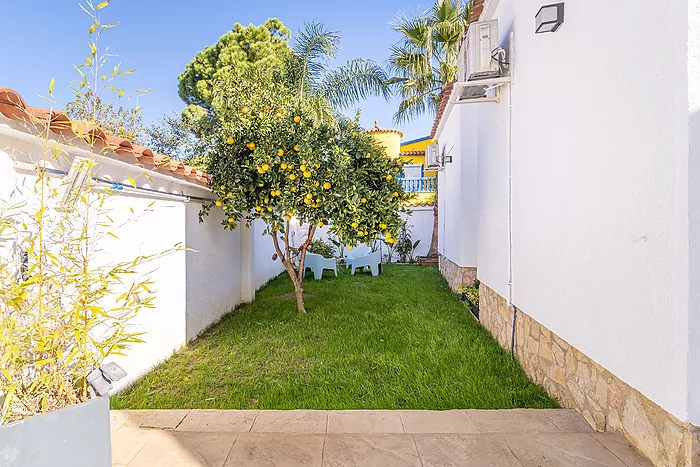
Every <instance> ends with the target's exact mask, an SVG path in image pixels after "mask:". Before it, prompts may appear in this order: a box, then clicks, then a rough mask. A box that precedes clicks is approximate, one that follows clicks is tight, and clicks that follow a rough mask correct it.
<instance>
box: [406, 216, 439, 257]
mask: <svg viewBox="0 0 700 467" xmlns="http://www.w3.org/2000/svg"><path fill="white" fill-rule="evenodd" d="M410 209H411V212H410V213H409V214H408V215H404V218H405V219H406V223H407V226H408V227H409V228H410V229H411V240H412V241H413V242H415V241H416V240H420V243H419V244H418V246H417V247H416V252H415V256H425V255H427V254H428V250H429V249H430V240H431V239H432V237H433V207H432V206H415V207H412V208H410Z"/></svg>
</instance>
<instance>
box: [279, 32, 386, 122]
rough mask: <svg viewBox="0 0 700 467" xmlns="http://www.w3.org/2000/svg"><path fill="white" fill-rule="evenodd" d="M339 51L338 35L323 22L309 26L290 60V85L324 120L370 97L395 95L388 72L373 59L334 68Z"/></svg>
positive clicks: (297, 40) (288, 70)
mask: <svg viewBox="0 0 700 467" xmlns="http://www.w3.org/2000/svg"><path fill="white" fill-rule="evenodd" d="M339 48H340V36H339V35H338V33H336V32H334V31H331V30H329V29H327V28H326V27H325V26H324V25H323V24H322V23H318V22H310V23H305V24H304V27H303V28H302V29H301V30H300V31H299V34H298V35H297V36H296V38H295V39H294V41H293V43H292V53H291V54H290V55H289V58H288V60H287V67H286V75H287V79H288V84H289V86H290V87H291V88H292V89H295V90H298V92H299V97H300V98H305V99H308V100H310V101H311V102H312V103H313V106H314V108H315V109H316V118H318V119H321V120H329V119H333V118H335V117H336V116H337V111H340V110H342V109H345V108H347V107H349V106H351V105H353V104H356V103H357V102H359V101H361V100H363V99H366V98H368V97H370V96H382V97H384V98H385V99H388V98H389V97H390V95H391V93H390V90H389V86H388V79H387V75H386V73H385V71H384V70H383V69H382V67H381V66H380V65H378V64H377V63H375V62H374V61H372V60H366V59H362V58H356V59H353V60H350V61H348V62H347V63H345V64H344V65H342V66H339V67H337V68H330V63H331V61H332V60H333V59H334V58H335V57H336V53H337V51H338V49H339Z"/></svg>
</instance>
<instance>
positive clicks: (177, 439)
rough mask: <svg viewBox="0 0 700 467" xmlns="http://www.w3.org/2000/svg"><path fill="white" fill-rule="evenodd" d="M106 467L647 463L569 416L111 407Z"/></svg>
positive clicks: (617, 439) (620, 440) (619, 466)
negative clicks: (110, 462)
mask: <svg viewBox="0 0 700 467" xmlns="http://www.w3.org/2000/svg"><path fill="white" fill-rule="evenodd" d="M111 424H112V458H113V465H114V466H129V467H141V466H147V467H161V466H168V467H173V466H177V467H185V466H186V467H204V466H207V467H209V466H216V467H224V466H225V467H233V466H256V467H257V466H285V467H296V466H304V467H306V466H332V467H341V466H342V467H345V466H363V467H365V466H367V467H372V466H377V467H394V466H397V467H399V466H416V467H446V466H499V467H500V466H506V467H507V466H517V467H519V466H523V467H530V466H538V467H539V466H598V467H600V466H613V467H624V466H628V467H633V466H634V467H637V466H650V465H651V463H650V462H649V461H648V460H646V459H645V458H644V457H642V456H641V455H640V454H638V453H637V452H636V451H635V450H634V449H633V448H631V447H630V445H629V444H628V442H627V440H625V438H624V437H622V436H621V435H619V434H615V433H596V432H594V431H593V430H592V429H591V427H590V426H589V425H588V423H587V422H586V421H585V419H584V418H583V417H581V416H580V415H579V414H577V413H576V412H574V411H571V410H534V409H515V410H450V411H444V412H435V411H420V410H404V411H401V410H348V411H317V410H290V411H278V410H261V411H248V410H240V411H239V410H125V411H112V420H111Z"/></svg>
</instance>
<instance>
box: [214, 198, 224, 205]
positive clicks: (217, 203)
mask: <svg viewBox="0 0 700 467" xmlns="http://www.w3.org/2000/svg"><path fill="white" fill-rule="evenodd" d="M215 204H216V205H217V206H221V205H222V204H224V203H222V202H221V201H219V200H218V199H217V200H216V203H215Z"/></svg>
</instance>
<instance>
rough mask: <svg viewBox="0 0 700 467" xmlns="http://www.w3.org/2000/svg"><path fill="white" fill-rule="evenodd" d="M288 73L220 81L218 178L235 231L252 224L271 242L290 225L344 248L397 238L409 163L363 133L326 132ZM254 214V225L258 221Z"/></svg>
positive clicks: (214, 168)
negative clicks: (313, 229)
mask: <svg viewBox="0 0 700 467" xmlns="http://www.w3.org/2000/svg"><path fill="white" fill-rule="evenodd" d="M284 72H285V70H284V68H283V67H280V68H277V69H274V70H262V69H257V68H251V69H247V70H242V71H240V72H238V73H234V74H232V75H230V76H229V77H228V78H227V80H226V81H225V82H223V81H220V82H219V84H218V85H217V90H216V92H215V93H214V99H213V107H214V108H215V110H216V117H217V122H218V127H217V131H216V133H215V136H214V138H213V141H212V145H213V151H212V152H211V155H210V161H209V167H208V171H209V172H210V173H211V174H212V175H213V180H212V185H213V187H212V188H213V190H214V192H215V193H216V195H217V196H218V198H219V200H218V201H217V202H216V203H214V204H212V205H210V206H208V207H207V208H206V210H205V212H207V210H208V209H212V208H217V207H219V206H220V207H221V208H222V209H223V210H224V212H225V213H226V218H225V220H224V221H223V223H224V225H225V227H226V228H231V229H232V228H235V227H237V226H238V225H240V223H242V222H245V223H249V222H250V219H255V218H260V219H262V220H264V221H265V222H266V223H267V226H268V230H267V233H270V234H276V233H277V232H279V233H281V234H284V233H285V232H286V231H287V229H288V222H289V220H290V219H291V218H292V217H296V218H297V219H298V220H299V221H300V222H302V223H305V222H308V223H310V224H311V225H324V224H327V223H329V222H330V221H332V225H331V231H332V232H333V233H334V234H335V235H336V236H337V237H338V238H339V239H340V240H341V241H343V242H344V243H346V244H349V245H355V244H356V243H358V242H362V243H366V242H369V241H371V240H372V239H374V238H375V237H376V236H377V235H385V236H388V237H389V238H392V237H393V236H395V235H396V233H397V231H398V228H399V225H400V216H399V211H400V208H399V205H400V202H401V201H404V200H405V199H407V198H408V195H407V194H406V193H404V191H403V189H402V188H401V184H400V183H399V180H398V175H399V174H400V173H401V171H402V169H401V165H400V164H401V161H400V160H394V159H391V158H389V157H388V156H387V155H386V153H385V151H384V149H383V148H382V147H381V146H379V145H377V144H376V143H375V142H374V141H373V140H372V138H371V137H370V136H369V135H367V134H365V133H362V132H361V129H360V128H359V127H358V126H357V124H356V123H354V122H350V121H344V120H342V121H340V122H338V124H335V123H323V122H319V121H318V120H315V119H314V118H313V115H314V109H313V107H312V104H311V103H310V102H309V100H305V99H299V95H298V94H297V92H296V90H295V89H292V88H290V87H289V86H287V85H286V80H285V75H284ZM249 213H250V214H251V215H250V217H248V214H249Z"/></svg>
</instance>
